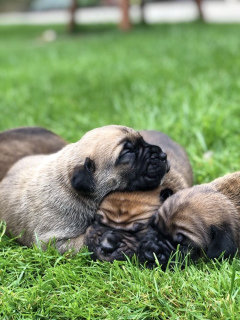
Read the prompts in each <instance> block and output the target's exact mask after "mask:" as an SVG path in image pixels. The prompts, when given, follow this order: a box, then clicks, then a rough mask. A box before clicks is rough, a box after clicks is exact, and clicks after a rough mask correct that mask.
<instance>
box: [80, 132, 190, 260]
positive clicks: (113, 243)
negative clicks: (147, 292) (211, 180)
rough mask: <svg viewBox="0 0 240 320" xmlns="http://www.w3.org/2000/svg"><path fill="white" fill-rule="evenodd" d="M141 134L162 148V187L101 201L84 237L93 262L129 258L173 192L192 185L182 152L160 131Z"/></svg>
mask: <svg viewBox="0 0 240 320" xmlns="http://www.w3.org/2000/svg"><path fill="white" fill-rule="evenodd" d="M140 134H141V135H142V137H143V138H144V139H145V140H146V141H147V142H148V143H152V144H156V145H158V146H160V147H161V148H163V150H164V151H165V152H166V153H167V155H168V160H169V162H170V166H171V169H170V171H169V172H168V173H167V174H166V176H165V178H164V180H163V183H162V185H160V186H158V187H157V188H156V189H154V190H151V191H145V192H142V191H136V192H114V193H111V194H110V195H108V196H107V197H106V198H104V200H103V202H102V203H101V205H100V207H99V209H98V211H97V214H96V215H95V221H94V223H93V224H92V225H91V226H90V227H89V228H88V230H87V232H86V237H85V244H86V245H87V246H88V248H89V251H91V252H92V258H93V259H99V260H107V261H113V260H123V259H125V256H128V257H131V256H132V255H133V254H134V253H136V250H137V247H138V244H139V242H140V240H142V237H143V236H144V234H145V232H146V229H147V225H148V220H149V219H150V217H151V216H153V214H154V213H155V212H156V211H157V210H158V208H159V207H160V206H161V205H162V204H163V202H164V201H165V200H166V199H167V198H168V197H169V196H171V195H172V194H173V193H176V192H177V191H178V190H180V189H184V188H188V187H191V186H192V183H193V177H192V169H191V165H190V163H189V160H188V157H187V155H186V153H185V151H184V149H183V148H182V147H181V146H180V145H179V144H177V143H176V142H174V141H173V140H172V139H170V138H169V137H168V136H167V135H165V134H163V133H161V132H158V131H140Z"/></svg>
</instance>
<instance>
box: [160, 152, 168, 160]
mask: <svg viewBox="0 0 240 320" xmlns="http://www.w3.org/2000/svg"><path fill="white" fill-rule="evenodd" d="M159 157H160V160H161V161H165V160H167V154H166V153H165V152H161V153H160V155H159Z"/></svg>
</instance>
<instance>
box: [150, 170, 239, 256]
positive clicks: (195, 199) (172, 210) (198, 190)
mask: <svg viewBox="0 0 240 320" xmlns="http://www.w3.org/2000/svg"><path fill="white" fill-rule="evenodd" d="M155 224H156V226H158V228H159V230H161V231H163V233H164V234H165V235H166V236H171V237H172V238H174V237H176V235H177V234H178V233H182V234H183V235H185V236H186V237H187V238H188V239H189V241H190V244H192V245H197V246H199V247H201V248H202V249H203V250H206V249H207V248H208V247H209V245H210V241H211V234H210V233H209V227H210V226H215V227H218V228H220V229H221V228H223V226H224V225H226V224H229V226H230V230H231V232H232V233H233V238H234V242H235V243H236V244H237V246H238V247H239V249H240V171H239V172H236V173H232V174H228V175H225V176H224V177H221V178H218V179H216V180H214V181H213V182H211V183H208V184H203V185H198V186H194V187H192V188H189V189H186V190H182V191H179V192H178V193H176V194H175V195H173V196H172V197H170V198H169V199H167V200H166V202H165V203H164V205H163V206H162V207H161V208H160V209H159V211H158V214H157V215H156V219H155Z"/></svg>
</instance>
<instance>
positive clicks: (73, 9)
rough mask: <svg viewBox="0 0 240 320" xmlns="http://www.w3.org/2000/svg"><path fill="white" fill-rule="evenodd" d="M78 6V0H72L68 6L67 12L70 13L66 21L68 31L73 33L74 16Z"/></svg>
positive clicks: (74, 25) (74, 27)
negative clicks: (67, 21)
mask: <svg viewBox="0 0 240 320" xmlns="http://www.w3.org/2000/svg"><path fill="white" fill-rule="evenodd" d="M77 8H78V1H77V0H72V2H71V5H70V8H69V14H70V19H69V23H68V32H69V33H73V32H74V31H75V30H76V25H77V24H76V21H75V16H76V11H77Z"/></svg>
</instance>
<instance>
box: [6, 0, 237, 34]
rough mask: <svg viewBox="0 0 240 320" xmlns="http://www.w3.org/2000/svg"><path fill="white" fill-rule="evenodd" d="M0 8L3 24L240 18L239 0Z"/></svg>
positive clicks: (17, 1) (70, 1)
mask: <svg viewBox="0 0 240 320" xmlns="http://www.w3.org/2000/svg"><path fill="white" fill-rule="evenodd" d="M66 11H68V14H67V13H66ZM0 12H1V13H2V14H1V17H0V23H2V24H7V23H15V24H18V23H25V24H27V23H33V24H41V23H70V22H69V19H70V20H73V19H74V22H76V23H83V24H84V23H119V24H120V28H122V29H128V28H129V27H130V23H131V22H134V23H136V22H147V23H158V22H183V21H185V22H186V21H192V20H195V19H198V18H200V19H204V20H205V21H207V22H240V0H0ZM10 13H12V14H10ZM13 13H15V14H13ZM26 13H28V14H26ZM29 13H32V14H29ZM69 15H70V17H69ZM73 16H74V17H73ZM71 23H73V21H71ZM70 28H71V27H70Z"/></svg>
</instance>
